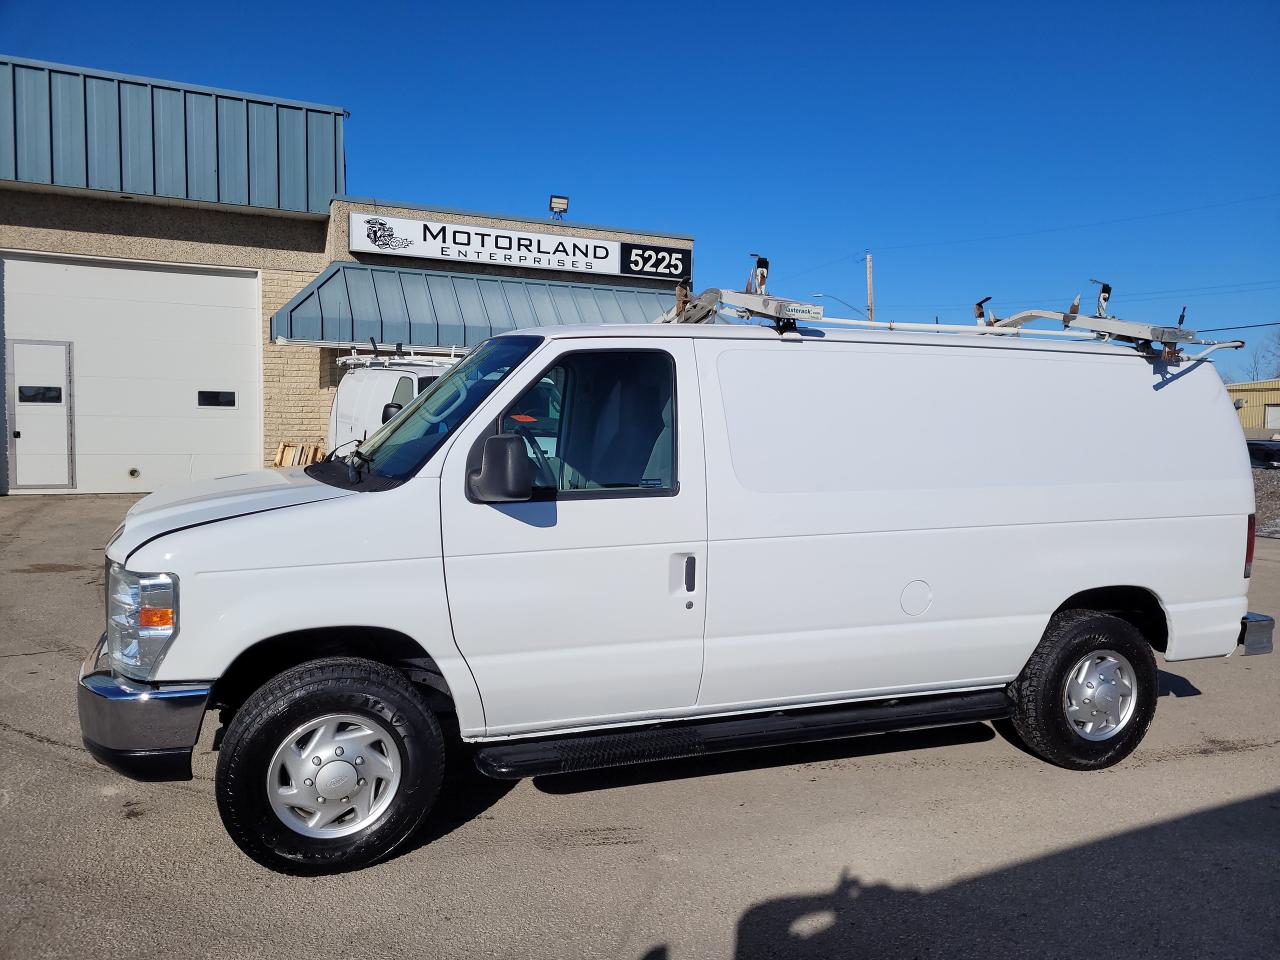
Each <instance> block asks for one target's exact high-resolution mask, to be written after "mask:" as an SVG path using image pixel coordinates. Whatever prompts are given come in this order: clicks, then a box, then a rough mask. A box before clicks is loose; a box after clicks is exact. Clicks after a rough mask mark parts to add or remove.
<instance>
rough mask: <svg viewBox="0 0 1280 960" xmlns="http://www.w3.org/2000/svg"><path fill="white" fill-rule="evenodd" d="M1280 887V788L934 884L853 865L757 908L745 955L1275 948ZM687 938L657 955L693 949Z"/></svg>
mask: <svg viewBox="0 0 1280 960" xmlns="http://www.w3.org/2000/svg"><path fill="white" fill-rule="evenodd" d="M1099 799H1102V798H1099ZM1086 815H1087V814H1086ZM1099 815H1100V816H1101V814H1099ZM1278 892H1280V791H1278V792H1274V793H1268V794H1265V795H1263V796H1261V797H1258V798H1256V799H1253V800H1246V801H1242V802H1240V803H1234V804H1230V805H1228V806H1223V807H1217V808H1215V809H1212V810H1208V811H1205V812H1204V813H1197V814H1192V815H1190V816H1187V817H1182V818H1180V819H1177V820H1171V821H1168V822H1165V823H1158V824H1155V825H1153V826H1149V827H1144V828H1141V829H1139V830H1133V831H1130V832H1128V833H1122V834H1120V835H1118V836H1114V837H1108V838H1106V839H1103V840H1098V841H1096V842H1094V843H1088V844H1085V845H1083V846H1079V847H1073V848H1071V849H1069V850H1064V851H1062V852H1060V853H1054V854H1050V855H1048V856H1044V857H1040V858H1038V859H1036V860H1030V861H1027V862H1025V863H1019V864H1015V865H1013V866H1010V867H1006V868H1004V869H1002V870H997V871H995V872H993V873H986V874H981V875H978V876H975V877H971V878H969V879H966V880H960V881H958V882H957V883H954V884H952V885H951V886H949V887H945V888H943V889H941V890H937V891H933V892H922V891H919V890H912V889H897V888H894V887H890V886H885V885H882V884H866V885H864V884H863V883H862V882H860V881H859V880H858V879H857V876H856V875H850V874H849V873H845V874H844V875H842V876H840V877H838V878H836V879H835V881H834V882H833V884H832V886H831V887H830V888H829V889H826V890H819V891H815V892H812V893H799V894H796V895H794V896H787V897H779V898H777V899H773V900H765V901H763V902H761V903H757V904H756V905H754V906H752V907H750V908H749V909H748V910H747V911H746V912H744V913H743V914H742V916H741V917H740V918H739V920H738V926H737V932H736V938H735V944H734V953H733V956H734V958H735V960H757V958H765V957H770V958H777V960H822V958H837V957H838V958H840V960H860V958H865V960H871V958H886V960H887V958H921V960H925V958H938V960H944V958H945V960H956V958H962V957H982V958H991V957H1036V958H1039V957H1083V956H1101V957H1107V958H1109V960H1122V958H1130V957H1152V958H1157V957H1158V958H1160V960H1174V958H1193V957H1194V958H1201V957H1231V958H1254V957H1257V958H1263V957H1275V956H1276V955H1277V949H1278V948H1277V944H1280V911H1277V910H1276V897H1277V893H1278ZM676 943H677V946H676V947H675V948H674V949H673V948H671V947H669V946H668V945H666V944H663V945H659V946H656V947H654V948H652V949H651V950H649V951H648V952H647V953H645V954H644V960H684V958H683V957H681V955H680V951H679V946H678V939H676Z"/></svg>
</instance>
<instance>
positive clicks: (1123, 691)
mask: <svg viewBox="0 0 1280 960" xmlns="http://www.w3.org/2000/svg"><path fill="white" fill-rule="evenodd" d="M1137 705H1138V685H1137V682H1136V677H1135V675H1134V672H1133V665H1132V664H1131V663H1129V661H1128V660H1127V659H1125V657H1124V655H1123V654H1120V653H1116V651H1114V650H1095V651H1093V652H1092V653H1090V654H1089V655H1088V656H1086V657H1082V658H1081V659H1080V660H1079V661H1078V662H1077V663H1076V665H1075V666H1074V667H1072V668H1071V672H1070V673H1068V674H1067V680H1066V683H1065V684H1064V685H1063V690H1062V709H1063V710H1064V711H1065V712H1066V715H1067V723H1069V724H1070V725H1071V729H1073V730H1074V731H1075V732H1076V734H1077V736H1080V737H1082V738H1083V739H1085V740H1094V741H1097V740H1110V739H1111V738H1112V737H1114V736H1115V735H1116V734H1118V733H1119V732H1120V731H1121V730H1123V729H1124V728H1125V727H1126V726H1128V725H1129V721H1130V720H1132V719H1133V711H1134V708H1135V707H1136V706H1137Z"/></svg>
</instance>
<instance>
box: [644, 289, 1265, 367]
mask: <svg viewBox="0 0 1280 960" xmlns="http://www.w3.org/2000/svg"><path fill="white" fill-rule="evenodd" d="M979 306H981V304H979ZM726 315H728V316H732V317H733V318H734V320H731V321H728V322H735V321H736V322H739V323H741V322H744V321H750V320H751V319H753V318H755V319H757V320H762V321H767V322H769V323H770V324H772V325H773V327H774V328H775V329H776V330H777V331H778V332H779V333H781V334H784V335H787V336H795V335H796V332H797V331H798V329H799V328H798V324H800V323H805V324H812V325H821V326H834V327H852V328H855V329H862V330H888V331H897V330H901V331H903V332H908V333H941V334H965V335H967V336H988V337H991V336H997V337H998V336H1006V337H1020V336H1022V335H1023V334H1024V333H1025V334H1026V335H1027V336H1029V337H1037V338H1046V339H1060V340H1074V341H1076V342H1078V343H1116V344H1124V345H1127V346H1131V347H1134V348H1135V349H1137V350H1138V351H1139V352H1140V353H1142V354H1144V355H1145V356H1148V357H1150V358H1156V359H1163V360H1166V361H1169V362H1178V361H1179V360H1182V359H1187V358H1185V357H1183V356H1182V355H1181V353H1180V352H1179V350H1180V348H1181V347H1183V346H1186V345H1190V344H1198V345H1204V346H1207V347H1208V348H1209V349H1207V350H1203V351H1201V352H1200V353H1198V354H1196V355H1195V356H1194V357H1191V358H1190V359H1191V360H1202V359H1204V358H1205V357H1207V356H1208V355H1209V354H1211V353H1213V352H1214V351H1215V350H1222V349H1238V348H1240V347H1243V346H1244V342H1243V341H1241V340H1228V341H1217V340H1203V339H1199V338H1197V337H1196V335H1195V333H1194V331H1191V330H1184V329H1182V328H1181V327H1180V326H1178V327H1168V326H1159V325H1154V324H1148V323H1138V322H1134V321H1131V320H1119V319H1117V318H1115V317H1107V316H1093V317H1082V316H1080V315H1079V314H1078V313H1076V312H1075V307H1074V306H1073V307H1072V311H1071V312H1067V313H1064V312H1061V311H1057V310H1023V311H1021V312H1020V313H1015V314H1013V315H1012V316H1010V317H1005V318H1003V319H997V318H996V317H994V316H993V315H990V316H988V318H987V320H986V322H983V320H982V319H979V320H978V322H977V323H976V324H974V325H973V326H967V325H961V324H950V323H943V324H939V323H899V322H897V321H894V320H858V319H853V318H850V319H845V318H843V317H826V316H823V312H822V307H820V306H817V305H814V304H808V303H801V302H799V301H796V300H784V299H782V298H780V297H772V296H767V295H764V294H758V293H739V292H738V291H735V290H720V289H714V288H713V289H710V290H705V291H703V292H702V293H701V294H700V295H698V296H697V297H696V298H694V299H693V300H689V301H685V302H683V303H682V304H680V305H679V306H678V307H673V308H672V309H670V310H668V311H667V312H666V313H664V314H663V315H662V316H661V317H659V318H658V319H657V320H655V321H654V322H655V323H695V324H696V323H716V322H717V321H720V322H724V317H725V316H726ZM1033 320H1056V321H1058V322H1060V323H1061V324H1062V326H1063V329H1061V330H1041V329H1038V328H1027V327H1026V324H1028V323H1030V322H1031V321H1033ZM1156 343H1159V344H1161V345H1162V347H1163V349H1161V350H1157V349H1156V348H1155V347H1154V344H1156Z"/></svg>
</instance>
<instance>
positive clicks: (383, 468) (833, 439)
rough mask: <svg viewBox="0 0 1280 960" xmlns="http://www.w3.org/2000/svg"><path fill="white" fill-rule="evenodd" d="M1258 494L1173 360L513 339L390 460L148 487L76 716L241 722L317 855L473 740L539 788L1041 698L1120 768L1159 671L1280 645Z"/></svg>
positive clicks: (1208, 374) (151, 768)
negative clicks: (1256, 562)
mask: <svg viewBox="0 0 1280 960" xmlns="http://www.w3.org/2000/svg"><path fill="white" fill-rule="evenodd" d="M979 333H984V335H982V336H979V335H977V334H979ZM1253 508H1254V503H1253V486H1252V478H1251V473H1250V468H1249V458H1248V454H1247V453H1246V450H1245V444H1244V440H1243V437H1242V435H1241V429H1240V425H1239V422H1238V420H1237V418H1236V415H1235V411H1234V410H1233V407H1232V404H1231V401H1230V400H1229V399H1228V396H1227V393H1226V391H1225V389H1224V388H1223V384H1222V381H1221V380H1220V379H1219V376H1218V373H1217V371H1216V370H1215V369H1214V365H1213V363H1212V362H1211V361H1209V360H1207V359H1204V360H1199V361H1195V360H1190V359H1187V360H1182V361H1181V362H1178V357H1177V356H1176V355H1174V354H1172V353H1170V352H1168V351H1165V352H1163V353H1156V352H1154V351H1153V349H1151V348H1150V344H1147V345H1145V346H1144V345H1142V344H1139V345H1138V346H1132V345H1123V344H1118V343H1104V342H1099V341H1097V340H1096V339H1094V340H1087V341H1083V342H1082V341H1079V340H1069V339H1061V338H1060V339H1058V340H1046V339H1031V338H1026V337H1024V338H1021V339H1015V338H1013V337H996V336H988V335H985V332H984V331H980V330H975V331H974V334H973V335H963V334H959V335H957V334H930V333H903V332H888V331H883V332H882V331H874V330H873V331H867V332H857V331H836V330H832V329H824V328H818V327H811V328H804V327H801V328H800V329H799V330H795V329H791V328H790V326H788V325H784V324H779V330H774V329H770V328H767V327H764V326H747V325H739V326H733V325H723V324H695V325H686V324H681V323H676V324H655V325H649V326H610V327H588V326H574V327H564V328H554V329H540V330H537V331H536V332H516V333H511V334H503V335H501V336H498V337H495V338H493V339H491V340H489V341H487V342H486V343H484V344H482V345H481V346H479V347H477V348H476V349H475V350H474V351H472V353H471V354H470V355H468V356H467V357H466V358H465V359H464V360H462V361H461V362H460V363H458V364H457V365H456V366H455V367H454V368H453V369H452V370H450V371H449V372H448V373H447V374H445V375H444V376H443V377H441V378H440V379H439V380H438V381H436V382H435V383H434V384H432V385H431V387H430V389H428V390H427V391H425V392H424V393H422V394H420V395H419V396H418V397H417V398H416V399H415V400H413V401H412V402H411V403H410V404H408V406H407V407H406V408H405V410H404V412H403V413H402V414H401V415H400V416H399V417H397V418H395V420H394V421H393V422H391V423H389V424H388V425H386V426H385V427H384V428H382V429H380V430H379V431H378V432H376V433H375V434H373V435H371V436H370V437H369V439H368V440H367V441H365V442H364V443H363V444H362V445H361V447H360V449H359V454H358V456H357V455H353V456H351V457H348V458H346V459H345V460H338V459H334V460H330V461H327V462H325V463H320V464H315V465H313V466H309V467H306V468H296V469H290V470H285V471H283V472H261V473H251V474H244V475H241V476H236V477H227V478H223V479H220V480H213V481H208V482H205V483H201V484H196V485H192V486H187V487H181V488H176V489H173V490H170V491H162V492H159V493H155V494H153V495H151V496H149V497H147V498H146V499H144V500H142V501H140V502H139V503H138V504H137V505H136V506H135V507H134V508H133V509H132V510H130V511H129V514H128V516H127V518H126V520H125V522H124V524H123V526H122V527H121V528H120V530H119V531H118V532H117V533H116V534H115V536H114V537H113V538H112V539H111V542H110V543H109V545H108V547H107V567H108V571H107V576H108V590H107V612H106V633H105V635H104V636H103V638H102V639H101V640H100V641H99V645H98V647H97V648H96V649H95V650H94V652H93V653H92V654H91V656H90V658H89V660H88V661H87V663H86V665H85V667H84V670H83V675H82V678H81V683H80V692H79V707H80V718H81V726H82V731H83V734H84V738H85V743H86V746H87V747H88V749H89V750H90V751H91V752H92V753H93V754H94V755H96V756H97V757H98V758H100V759H101V760H103V761H104V762H106V763H109V764H111V765H113V766H115V767H116V768H118V769H120V770H122V771H124V772H125V773H128V774H130V775H132V776H135V777H140V778H170V779H181V778H185V777H189V776H190V773H191V766H190V764H191V752H192V746H193V745H194V744H195V743H196V741H197V738H198V735H199V732H200V728H201V723H202V720H203V718H204V716H205V713H206V711H208V710H217V711H219V713H218V714H217V718H218V721H219V722H220V723H221V724H222V727H223V729H222V731H221V735H220V738H219V756H218V764H217V803H218V807H219V810H220V812H221V814H222V818H223V821H224V823H225V825H226V827H227V829H228V831H229V833H230V835H231V836H232V837H233V838H234V840H235V842H236V843H237V844H239V845H240V846H241V847H242V848H243V850H244V851H245V852H246V853H247V854H248V855H249V856H251V857H253V858H254V859H255V860H257V861H259V862H260V863H263V864H265V865H267V866H269V867H272V868H274V869H278V870H284V871H289V872H297V873H305V872H322V871H328V870H335V869H344V868H350V867H353V866H359V865H362V864H367V863H370V862H372V861H374V860H376V859H378V858H379V857H382V856H384V855H386V854H387V853H388V852H389V851H391V850H392V849H393V848H395V847H396V846H397V845H398V844H400V843H401V842H402V841H403V840H404V839H405V838H406V837H408V836H409V835H410V834H411V833H412V832H413V831H414V829H415V828H416V827H417V826H418V824H419V823H420V822H421V821H422V820H423V818H424V817H426V816H427V815H428V814H429V813H430V811H431V808H432V805H433V803H434V802H435V799H436V797H437V793H438V791H439V789H440V785H441V779H442V777H443V775H444V772H445V771H444V765H445V757H446V750H445V747H446V744H445V738H446V736H447V735H448V734H446V732H445V731H446V730H448V731H455V734H454V735H457V736H460V737H461V739H462V740H463V741H465V743H466V744H468V745H469V747H468V749H469V750H470V751H472V753H473V754H474V759H475V762H476V764H477V765H478V766H479V768H480V769H481V770H482V771H483V772H485V773H486V774H488V775H490V776H494V777H508V778H516V777H524V776H532V775H535V774H549V773H557V772H565V771H574V770H582V769H589V768H593V767H600V766H607V765H611V764H627V763H637V762H641V761H646V760H656V759H663V758H669V757H681V756H693V755H699V754H706V753H712V752H716V751H724V750H736V749H742V748H745V747H752V746H758V745H768V744H779V743H791V742H800V741H808V740H821V739H829V738H836V737H844V736H851V735H856V734H863V733H870V732H877V731H885V730H892V729H904V728H910V727H918V726H933V725H938V724H945V723H959V722H972V721H979V720H989V719H996V718H1003V717H1011V718H1012V723H1013V726H1014V727H1015V728H1016V730H1017V731H1018V733H1019V735H1020V736H1021V737H1022V738H1023V739H1024V740H1025V743H1026V745H1027V746H1028V747H1029V748H1030V749H1031V750H1032V751H1034V752H1035V753H1037V754H1039V755H1040V756H1041V757H1043V758H1045V759H1046V760H1048V761H1049V762H1051V763H1055V764H1058V765H1060V766H1063V767H1068V768H1072V769H1077V770H1095V769H1098V768H1101V767H1106V766H1109V765H1111V764H1114V763H1116V762H1117V761H1119V760H1121V759H1122V758H1124V757H1125V756H1127V755H1128V754H1129V753H1130V752H1131V751H1132V750H1133V749H1134V748H1135V747H1136V746H1137V745H1138V743H1139V741H1140V740H1141V739H1142V737H1143V735H1144V734H1145V732H1146V730H1147V727H1148V724H1149V723H1150V722H1151V719H1152V715H1153V714H1154V712H1155V708H1156V692H1157V691H1156V659H1155V657H1156V655H1157V654H1159V655H1161V656H1163V657H1164V658H1165V659H1166V660H1186V659H1190V658H1197V657H1225V656H1229V655H1230V654H1232V653H1233V652H1234V651H1235V650H1236V649H1237V646H1238V645H1239V644H1244V646H1245V652H1246V653H1248V652H1268V651H1269V650H1270V648H1271V630H1272V622H1271V620H1270V618H1267V617H1261V616H1258V615H1254V614H1247V606H1246V600H1247V593H1248V588H1249V566H1250V556H1251V552H1252V522H1253V520H1252V517H1253ZM442 718H443V719H444V720H447V721H448V722H445V723H442ZM451 755H453V754H451Z"/></svg>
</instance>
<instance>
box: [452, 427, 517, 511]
mask: <svg viewBox="0 0 1280 960" xmlns="http://www.w3.org/2000/svg"><path fill="white" fill-rule="evenodd" d="M467 490H468V492H469V493H470V494H471V499H473V500H476V501H478V502H480V503H519V502H522V501H524V500H529V499H531V498H532V497H533V461H532V460H530V459H529V451H528V450H527V449H526V448H525V445H524V440H522V439H521V438H520V437H518V436H516V435H515V434H514V433H499V434H497V435H496V436H492V437H489V438H488V439H487V440H485V442H484V451H483V453H482V454H481V455H480V469H479V470H472V471H471V473H470V474H469V475H468V477H467Z"/></svg>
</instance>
